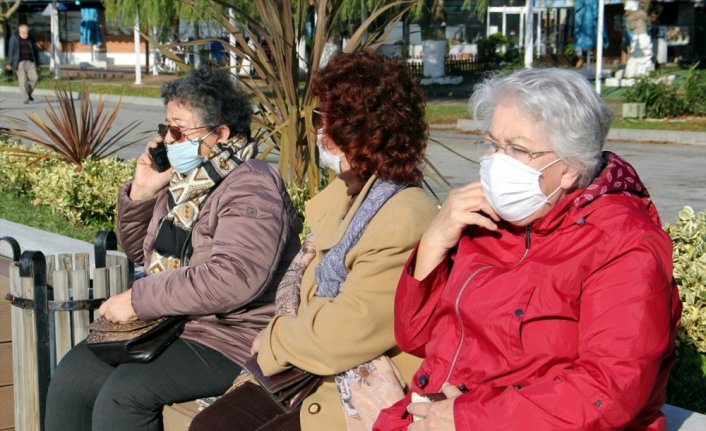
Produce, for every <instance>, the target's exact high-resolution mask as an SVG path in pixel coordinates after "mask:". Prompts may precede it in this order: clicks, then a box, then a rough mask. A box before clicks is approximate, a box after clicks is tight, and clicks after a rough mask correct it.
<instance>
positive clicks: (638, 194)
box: [532, 151, 661, 233]
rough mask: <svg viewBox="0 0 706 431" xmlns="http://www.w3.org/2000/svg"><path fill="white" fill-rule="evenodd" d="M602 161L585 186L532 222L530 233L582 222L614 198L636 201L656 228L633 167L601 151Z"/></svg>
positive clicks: (656, 217) (654, 214) (656, 218)
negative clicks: (594, 175)
mask: <svg viewBox="0 0 706 431" xmlns="http://www.w3.org/2000/svg"><path fill="white" fill-rule="evenodd" d="M603 162H604V165H603V169H602V170H601V171H600V172H599V173H598V175H597V176H596V177H595V178H594V179H593V181H591V183H590V184H589V185H588V186H587V187H585V188H582V189H576V190H574V191H572V192H571V193H569V194H568V195H566V196H564V198H563V199H562V200H561V201H559V202H558V203H557V204H556V206H555V207H554V208H553V209H552V210H551V211H550V212H549V213H547V214H546V215H545V216H544V217H542V218H541V219H539V220H537V221H535V222H534V223H533V225H532V230H533V231H534V232H537V233H549V232H551V231H553V230H555V229H558V228H561V227H564V226H567V225H570V224H574V223H582V222H583V221H585V219H586V218H587V217H589V216H590V214H591V213H593V212H594V211H595V210H596V209H598V208H600V207H602V206H603V205H605V204H608V203H610V202H611V201H614V199H613V198H616V197H618V196H625V197H633V198H637V199H639V201H640V202H641V204H642V207H643V209H644V210H645V211H647V212H648V214H649V215H650V217H651V218H652V220H654V221H655V223H656V224H657V225H660V224H661V222H660V219H659V215H658V214H657V210H656V208H655V206H654V204H653V202H652V200H651V199H650V195H649V192H648V191H647V188H646V187H645V185H644V184H643V183H642V181H641V180H640V177H638V175H637V172H636V171H635V168H633V167H632V165H630V164H629V163H628V162H627V161H625V160H624V159H623V158H621V157H620V156H618V155H617V154H614V153H612V152H610V151H604V152H603ZM582 219H583V220H582Z"/></svg>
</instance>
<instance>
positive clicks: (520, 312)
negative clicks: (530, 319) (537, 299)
mask: <svg viewBox="0 0 706 431" xmlns="http://www.w3.org/2000/svg"><path fill="white" fill-rule="evenodd" d="M523 314H525V312H524V310H522V309H521V308H518V309H517V310H515V316H517V317H522V315H523Z"/></svg>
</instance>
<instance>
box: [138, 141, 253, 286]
mask: <svg viewBox="0 0 706 431" xmlns="http://www.w3.org/2000/svg"><path fill="white" fill-rule="evenodd" d="M256 152H257V147H256V145H255V143H254V141H250V140H248V138H247V137H245V136H243V135H237V136H236V137H234V138H231V139H230V140H228V141H226V142H219V143H218V144H216V146H215V147H213V148H212V149H211V152H210V154H209V155H208V159H207V160H206V161H204V163H203V164H202V165H201V166H199V167H197V168H196V169H194V170H193V171H191V172H190V173H189V174H188V175H182V174H180V173H179V172H177V171H174V173H173V174H172V177H171V179H170V180H169V189H168V191H167V206H168V208H169V212H168V213H167V215H166V216H165V217H164V218H163V219H162V221H161V222H160V226H159V231H158V232H157V235H156V237H155V241H154V243H153V244H152V257H151V259H150V264H149V268H148V272H149V274H157V273H160V272H163V271H167V270H169V269H174V268H179V267H181V266H186V265H187V264H188V258H189V255H190V245H191V244H190V243H191V229H192V227H193V226H194V223H196V221H197V220H198V218H199V214H200V212H201V204H202V203H203V202H204V200H206V197H208V194H209V193H210V192H211V190H213V189H214V188H216V186H218V184H220V183H221V181H223V179H224V178H225V177H226V176H228V174H230V173H231V172H232V171H233V170H234V169H235V168H236V167H237V166H238V165H240V164H241V163H243V162H244V161H246V160H248V159H250V158H252V157H253V156H254V155H255V154H256Z"/></svg>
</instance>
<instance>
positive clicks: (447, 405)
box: [407, 383, 463, 431]
mask: <svg viewBox="0 0 706 431" xmlns="http://www.w3.org/2000/svg"><path fill="white" fill-rule="evenodd" d="M441 392H443V393H444V395H446V399H445V400H443V401H436V402H433V403H410V404H409V405H408V406H407V411H408V412H409V413H410V414H413V415H415V416H419V417H421V418H422V419H421V420H417V421H416V422H413V423H412V424H411V425H410V426H409V427H407V430H409V431H425V430H426V431H442V430H443V431H455V430H456V427H455V425H454V399H455V398H456V397H458V396H459V395H461V394H462V393H463V392H461V391H460V390H459V389H458V388H457V387H456V386H454V385H452V384H449V383H444V384H443V386H441Z"/></svg>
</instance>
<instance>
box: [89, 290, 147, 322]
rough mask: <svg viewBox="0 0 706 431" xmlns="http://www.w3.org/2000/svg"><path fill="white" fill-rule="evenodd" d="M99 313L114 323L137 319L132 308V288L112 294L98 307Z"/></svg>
mask: <svg viewBox="0 0 706 431" xmlns="http://www.w3.org/2000/svg"><path fill="white" fill-rule="evenodd" d="M98 315H99V316H101V317H103V318H105V320H107V321H109V322H113V323H128V322H132V321H134V320H137V314H135V309H134V308H132V289H129V290H126V291H125V292H122V293H120V294H118V295H115V296H111V297H110V298H108V299H107V300H106V301H105V302H104V303H102V304H101V306H100V308H98Z"/></svg>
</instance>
